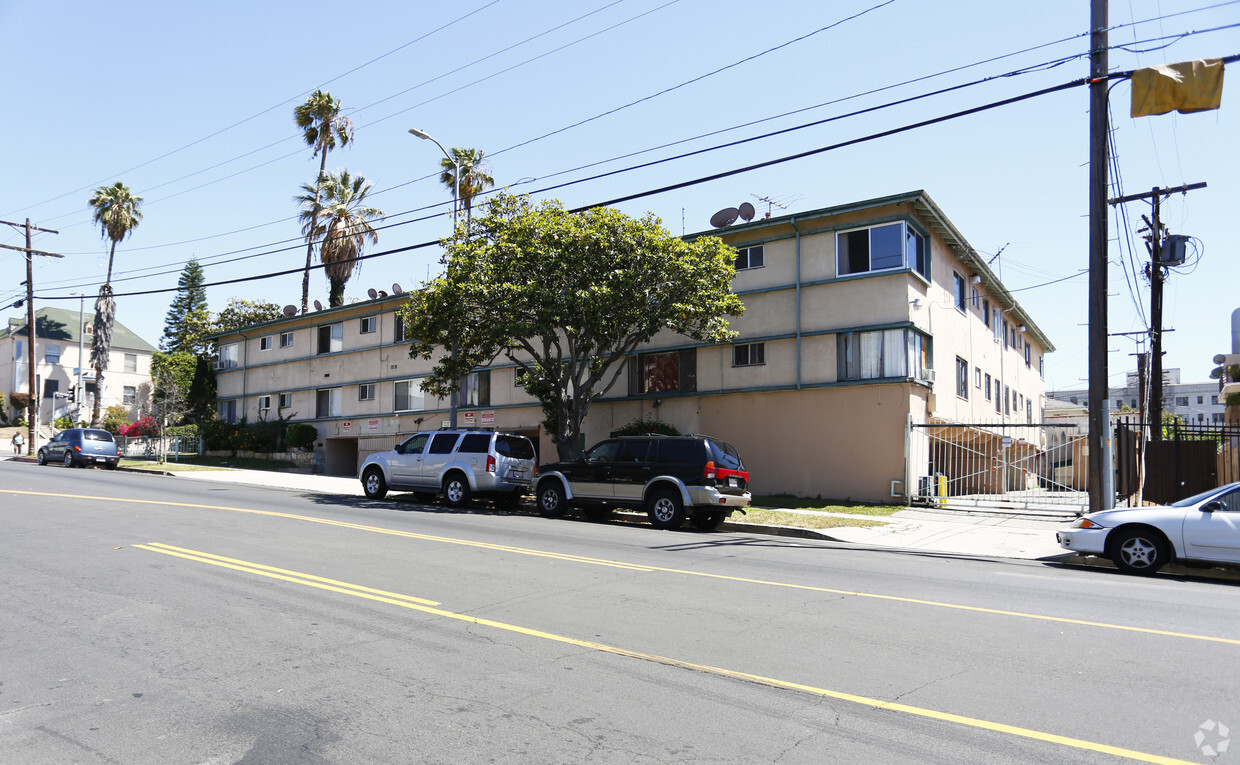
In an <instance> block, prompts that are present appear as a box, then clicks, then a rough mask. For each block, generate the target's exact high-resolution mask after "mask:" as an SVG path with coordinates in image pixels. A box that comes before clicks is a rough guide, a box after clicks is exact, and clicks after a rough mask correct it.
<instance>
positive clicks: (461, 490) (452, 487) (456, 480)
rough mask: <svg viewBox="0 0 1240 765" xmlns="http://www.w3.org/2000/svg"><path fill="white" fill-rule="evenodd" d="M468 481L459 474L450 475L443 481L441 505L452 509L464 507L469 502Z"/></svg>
mask: <svg viewBox="0 0 1240 765" xmlns="http://www.w3.org/2000/svg"><path fill="white" fill-rule="evenodd" d="M470 496H471V495H470V491H469V481H467V480H465V476H463V475H461V474H460V473H450V474H449V475H448V477H447V478H445V479H443V503H444V504H445V505H447V506H448V507H451V508H453V509H455V508H458V507H466V506H467V505H469V500H470Z"/></svg>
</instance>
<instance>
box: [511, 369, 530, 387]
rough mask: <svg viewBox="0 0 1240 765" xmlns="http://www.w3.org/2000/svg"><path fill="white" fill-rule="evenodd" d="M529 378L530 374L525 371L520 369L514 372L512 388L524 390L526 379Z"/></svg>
mask: <svg viewBox="0 0 1240 765" xmlns="http://www.w3.org/2000/svg"><path fill="white" fill-rule="evenodd" d="M528 376H529V373H528V372H526V371H525V370H524V369H521V368H520V367H518V368H516V369H514V370H512V387H514V388H524V387H525V378H526V377H528Z"/></svg>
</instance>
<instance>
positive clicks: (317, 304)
mask: <svg viewBox="0 0 1240 765" xmlns="http://www.w3.org/2000/svg"><path fill="white" fill-rule="evenodd" d="M314 310H316V311H322V310H323V304H322V303H320V302H319V301H317V300H316V301H314Z"/></svg>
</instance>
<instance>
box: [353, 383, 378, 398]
mask: <svg viewBox="0 0 1240 765" xmlns="http://www.w3.org/2000/svg"><path fill="white" fill-rule="evenodd" d="M357 400H358V401H374V400H375V384H374V383H362V384H361V385H359V386H357Z"/></svg>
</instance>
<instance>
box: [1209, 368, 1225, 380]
mask: <svg viewBox="0 0 1240 765" xmlns="http://www.w3.org/2000/svg"><path fill="white" fill-rule="evenodd" d="M1225 374H1227V370H1225V369H1223V368H1222V367H1215V368H1214V369H1211V370H1210V379H1211V380H1221V379H1223V375H1225Z"/></svg>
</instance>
